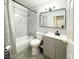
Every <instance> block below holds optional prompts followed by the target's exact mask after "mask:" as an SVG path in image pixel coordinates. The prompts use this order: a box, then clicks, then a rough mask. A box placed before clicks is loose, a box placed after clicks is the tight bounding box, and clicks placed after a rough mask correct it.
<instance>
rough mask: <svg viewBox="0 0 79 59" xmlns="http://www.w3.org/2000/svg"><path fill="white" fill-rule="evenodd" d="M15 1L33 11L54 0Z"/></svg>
mask: <svg viewBox="0 0 79 59" xmlns="http://www.w3.org/2000/svg"><path fill="white" fill-rule="evenodd" d="M15 1H17V2H19V3H21V4H23V5H25V6H27V7H29V8H32V9H33V8H36V7H38V6H40V5H42V4H45V3H47V2H53V1H54V0H15Z"/></svg>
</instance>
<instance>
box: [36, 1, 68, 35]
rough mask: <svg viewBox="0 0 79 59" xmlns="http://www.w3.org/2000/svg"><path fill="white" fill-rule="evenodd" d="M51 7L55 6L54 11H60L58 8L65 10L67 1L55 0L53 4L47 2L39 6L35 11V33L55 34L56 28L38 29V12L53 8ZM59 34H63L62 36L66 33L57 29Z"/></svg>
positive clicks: (64, 30)
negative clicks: (36, 12)
mask: <svg viewBox="0 0 79 59" xmlns="http://www.w3.org/2000/svg"><path fill="white" fill-rule="evenodd" d="M53 6H55V9H60V8H66V9H67V0H55V2H54V3H53V1H52V2H48V3H46V4H42V5H40V6H38V7H37V11H38V14H37V31H40V32H46V31H48V32H55V31H56V30H57V29H56V28H43V27H40V26H39V13H40V12H44V11H45V8H47V9H48V8H49V7H51V8H53ZM59 32H60V33H63V34H67V31H66V29H59Z"/></svg>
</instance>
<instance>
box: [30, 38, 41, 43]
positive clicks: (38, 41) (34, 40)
mask: <svg viewBox="0 0 79 59" xmlns="http://www.w3.org/2000/svg"><path fill="white" fill-rule="evenodd" d="M40 42H41V41H40V40H38V39H33V40H32V41H31V44H39V43H40Z"/></svg>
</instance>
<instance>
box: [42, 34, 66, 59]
mask: <svg viewBox="0 0 79 59" xmlns="http://www.w3.org/2000/svg"><path fill="white" fill-rule="evenodd" d="M63 39H66V37H64V36H63V37H61V36H60V37H59V36H57V37H56V36H51V35H44V37H43V52H44V54H45V55H46V56H48V57H50V58H52V59H66V48H67V42H66V40H63Z"/></svg>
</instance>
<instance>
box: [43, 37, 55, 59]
mask: <svg viewBox="0 0 79 59" xmlns="http://www.w3.org/2000/svg"><path fill="white" fill-rule="evenodd" d="M43 50H44V54H46V55H47V56H48V57H50V58H52V59H55V42H54V40H53V39H51V38H49V37H44V48H43Z"/></svg>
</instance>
